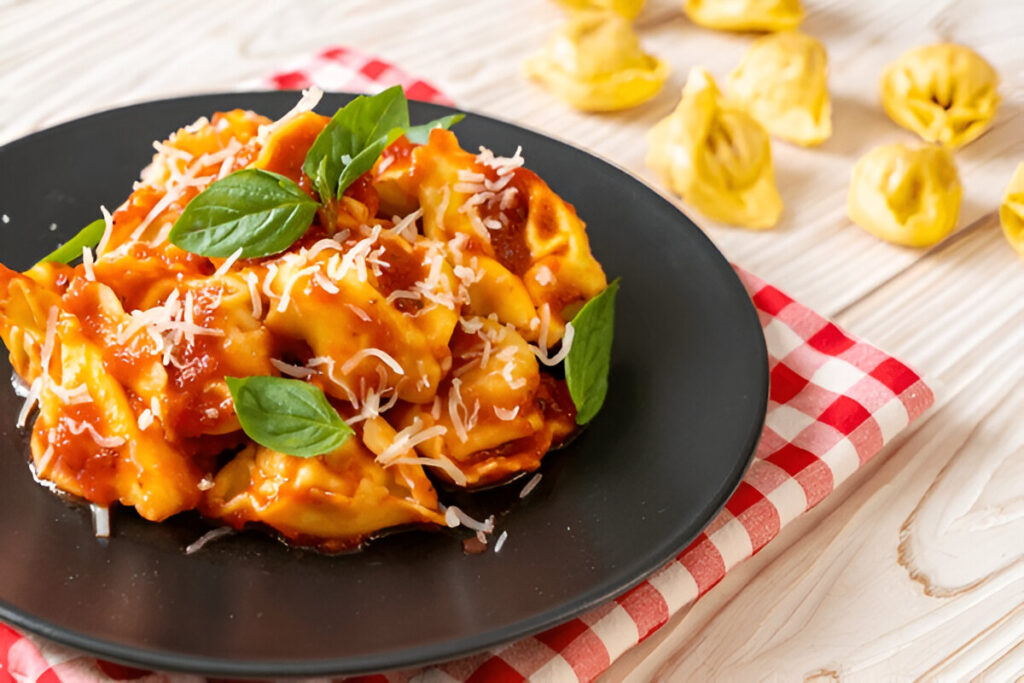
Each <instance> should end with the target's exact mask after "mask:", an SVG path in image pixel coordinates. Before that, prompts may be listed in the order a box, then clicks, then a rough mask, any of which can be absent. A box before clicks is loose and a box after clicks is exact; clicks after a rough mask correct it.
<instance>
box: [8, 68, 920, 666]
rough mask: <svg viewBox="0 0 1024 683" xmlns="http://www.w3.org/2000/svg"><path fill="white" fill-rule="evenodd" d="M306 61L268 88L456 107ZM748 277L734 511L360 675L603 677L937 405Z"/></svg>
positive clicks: (23, 654)
mask: <svg viewBox="0 0 1024 683" xmlns="http://www.w3.org/2000/svg"><path fill="white" fill-rule="evenodd" d="M293 67H294V68H292V69H290V70H289V71H286V72H284V73H280V74H275V75H274V76H271V77H270V78H269V79H267V80H265V81H263V82H262V85H264V86H266V87H279V88H297V87H306V86H309V85H310V84H314V83H315V84H316V85H318V86H320V87H322V88H324V89H338V90H367V91H377V90H380V89H381V88H382V87H384V86H385V85H390V84H392V83H393V82H399V83H403V84H404V85H406V87H407V92H409V94H410V96H413V97H419V98H421V99H428V100H430V101H433V102H442V103H444V102H447V100H446V99H445V98H444V97H443V96H442V95H441V94H440V93H439V92H438V91H437V90H436V89H434V88H433V87H432V86H430V85H429V84H427V83H425V82H424V81H419V80H416V79H411V78H410V77H408V76H407V75H405V74H404V73H403V72H401V71H399V70H398V69H395V68H394V67H391V66H388V65H387V64H384V63H383V62H381V61H380V60H379V59H375V58H372V57H368V56H365V55H361V54H359V53H357V52H355V51H353V50H351V49H347V48H333V49H331V50H327V51H325V52H323V53H321V54H320V55H318V56H317V57H316V58H315V59H314V60H313V62H312V63H309V64H304V65H300V64H296V65H293ZM736 271H737V273H738V275H739V276H740V279H741V280H742V281H743V284H744V285H745V286H746V288H747V292H748V293H749V294H750V297H751V299H752V300H753V302H754V306H755V307H756V309H757V313H758V316H759V318H760V320H761V325H762V327H763V328H764V335H765V339H766V341H767V346H768V361H769V364H770V368H771V395H770V401H769V405H768V415H767V421H766V425H765V429H764V434H763V435H762V437H761V442H760V444H759V446H758V449H757V453H756V455H755V458H754V462H753V464H752V465H751V467H750V469H749V470H748V471H747V473H746V476H744V478H743V481H742V482H741V483H740V485H739V488H738V489H737V490H736V493H735V494H733V496H732V498H730V499H729V501H728V502H727V503H726V505H725V509H724V510H722V512H721V514H719V515H718V516H717V517H716V518H715V519H714V520H713V521H712V522H711V524H710V525H709V526H708V527H707V529H705V530H704V532H703V533H701V535H700V536H698V537H697V539H696V540H694V541H693V543H691V544H690V546H689V547H688V548H687V549H686V550H684V551H683V552H682V553H680V554H679V556H678V557H676V559H675V560H673V561H672V562H671V563H669V564H668V565H667V566H665V567H663V568H662V569H661V570H659V571H658V572H657V573H656V574H655V575H654V576H652V577H651V578H650V579H648V580H647V581H644V582H643V583H641V584H640V585H639V586H637V587H635V588H633V589H632V590H630V591H628V592H626V593H625V594H623V595H621V596H619V597H618V598H616V599H614V600H612V601H611V602H609V603H607V604H605V605H601V606H600V607H598V608H596V609H594V610H591V611H590V612H588V613H586V614H584V615H583V616H581V617H579V618H576V619H573V620H571V621H569V622H566V623H564V624H562V625H560V626H557V627H555V628H553V629H550V630H548V631H545V632H544V633H540V634H538V635H535V636H532V637H529V638H524V639H522V640H520V641H517V642H514V643H510V644H508V645H505V646H503V647H500V648H496V649H494V650H491V651H489V652H484V653H482V654H479V655H476V656H473V657H468V658H465V659H459V660H455V661H452V662H447V663H445V664H440V665H437V666H432V667H429V668H427V669H423V670H418V671H405V672H397V673H396V672H392V673H388V674H381V675H378V676H369V677H360V679H359V680H361V681H381V682H385V681H387V682H392V681H409V680H423V681H431V682H434V681H474V682H476V681H495V680H496V681H522V680H526V679H530V678H532V679H535V680H543V681H591V680H593V679H595V678H596V677H597V676H598V675H600V674H601V672H603V671H604V670H605V669H607V668H608V667H609V666H610V665H611V663H612V662H613V661H615V659H616V658H617V657H619V656H620V655H621V654H622V653H624V652H625V651H626V650H628V649H629V648H631V647H633V646H634V645H636V644H637V643H639V642H641V641H643V640H644V639H645V638H647V637H648V636H650V635H651V634H652V633H654V632H655V631H656V630H657V629H658V628H660V627H661V626H662V625H663V624H665V622H667V621H668V620H669V618H670V617H671V616H672V615H673V614H675V613H676V611H678V610H679V609H680V608H681V607H683V606H685V605H687V604H689V603H691V602H693V601H694V600H696V599H697V598H699V597H700V596H701V595H703V594H704V593H706V592H707V591H708V590H710V589H711V588H712V586H714V585H715V584H717V583H718V582H719V581H721V580H722V578H723V577H724V576H725V573H726V572H727V571H729V569H730V568H732V567H733V566H735V565H736V564H737V563H739V562H740V561H742V560H744V559H746V558H748V557H750V556H751V555H753V554H754V553H756V552H757V551H758V550H760V549H761V548H763V547H764V545H765V544H766V543H768V541H770V540H772V539H773V538H775V536H777V535H778V533H779V531H780V530H781V529H782V527H783V526H785V525H786V524H788V523H789V522H790V521H792V520H793V519H795V518H796V517H798V516H799V515H801V514H802V513H803V512H805V511H807V510H809V509H811V508H812V507H814V506H815V505H817V504H818V503H819V502H821V500H822V499H824V498H825V496H827V495H828V494H829V493H831V492H832V491H833V490H834V489H835V488H836V486H838V485H839V484H840V483H842V482H843V480H845V479H846V478H847V477H849V476H850V475H851V474H853V472H854V471H856V470H857V468H858V467H860V466H861V465H863V464H864V463H865V462H867V461H868V460H869V459H871V458H872V457H873V456H874V455H875V454H877V453H878V452H879V451H880V450H881V449H882V447H883V446H885V445H886V444H887V443H888V442H889V441H891V440H892V438H893V437H894V436H896V434H898V433H899V432H900V431H901V430H902V429H904V428H905V427H906V426H907V425H909V424H910V423H911V422H912V421H913V420H914V419H916V418H917V417H918V416H920V415H921V413H923V412H924V411H925V410H926V409H927V408H928V407H929V406H930V405H931V404H932V401H933V396H932V392H931V390H930V389H929V388H928V387H927V386H926V385H925V384H924V382H922V381H921V379H920V378H919V377H918V375H917V374H915V373H914V371H913V370H911V369H910V368H908V367H907V366H906V365H904V364H903V363H901V362H900V361H898V360H896V359H895V358H892V357H891V356H888V355H886V354H885V353H884V352H882V351H880V350H878V349H877V348H875V347H874V346H872V345H871V344H868V343H866V342H863V341H860V340H858V339H856V338H855V337H852V336H850V335H849V334H847V333H846V332H844V331H843V330H841V329H840V328H839V327H837V326H836V325H835V324H834V323H831V322H829V321H828V320H826V319H825V318H823V317H821V316H820V315H818V314H816V313H815V312H814V311H812V310H810V309H809V308H807V307H805V306H802V305H801V304H799V303H797V302H796V301H794V300H793V299H791V298H790V297H788V296H786V295H785V294H784V293H782V292H781V291H779V290H778V289H776V288H775V287H773V286H771V285H769V284H767V283H765V282H763V281H762V280H759V279H758V278H756V277H754V276H753V275H751V274H750V273H747V272H745V271H744V270H742V269H740V268H736ZM0 667H2V668H0V683H2V682H3V681H5V680H17V681H32V680H38V681H48V682H53V683H77V682H80V681H112V680H138V679H142V678H144V677H145V680H146V681H166V682H167V683H185V681H194V680H196V678H195V677H192V676H184V675H178V674H166V675H164V674H159V675H157V674H150V673H148V672H141V671H137V670H133V669H127V668H125V667H122V666H119V665H113V664H110V663H107V662H98V661H96V660H95V659H92V658H90V657H87V656H84V655H81V654H77V653H74V652H71V651H69V650H67V649H66V648H63V647H61V646H58V645H55V644H53V643H49V642H46V641H44V640H43V639H41V638H38V637H36V636H22V635H19V634H18V633H16V632H15V631H14V630H12V629H10V628H8V627H6V626H4V625H2V624H0ZM147 676H148V677H147Z"/></svg>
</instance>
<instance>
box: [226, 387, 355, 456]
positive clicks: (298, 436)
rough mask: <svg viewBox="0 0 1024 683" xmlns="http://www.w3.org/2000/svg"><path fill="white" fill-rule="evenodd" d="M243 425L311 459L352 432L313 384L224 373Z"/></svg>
mask: <svg viewBox="0 0 1024 683" xmlns="http://www.w3.org/2000/svg"><path fill="white" fill-rule="evenodd" d="M225 380H226V381H227V383H228V390H229V391H230V392H231V398H232V400H233V401H234V402H235V414H237V415H238V421H239V422H240V423H241V424H242V429H243V430H244V431H245V433H246V434H247V435H248V436H249V438H251V439H252V440H253V441H255V442H256V443H258V444H260V445H262V446H266V447H267V448H271V449H273V450H275V451H277V452H278V453H284V454H286V455H296V456H299V457H301V458H311V457H313V456H316V455H323V454H324V453H330V452H331V451H333V450H336V449H337V448H338V447H339V446H341V445H342V444H343V443H345V440H346V439H347V438H348V437H349V436H350V435H351V434H353V431H352V428H351V427H350V426H349V425H348V423H346V422H345V421H344V420H343V419H341V416H340V415H338V411H336V410H335V409H334V407H333V406H331V404H330V403H328V401H327V397H326V396H324V393H323V392H322V391H321V390H320V389H318V388H317V387H315V386H313V385H312V384H309V383H308V382H303V381H302V380H297V379H284V378H283V377H242V378H236V377H226V378H225Z"/></svg>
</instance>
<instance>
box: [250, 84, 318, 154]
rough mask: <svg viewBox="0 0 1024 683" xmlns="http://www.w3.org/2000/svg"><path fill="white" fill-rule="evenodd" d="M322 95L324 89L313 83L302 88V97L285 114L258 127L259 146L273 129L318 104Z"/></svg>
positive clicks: (265, 141) (265, 140)
mask: <svg viewBox="0 0 1024 683" xmlns="http://www.w3.org/2000/svg"><path fill="white" fill-rule="evenodd" d="M323 96H324V91H323V90H321V89H320V88H318V87H316V86H315V85H314V86H312V87H310V88H308V89H306V90H303V91H302V97H301V98H299V101H298V102H297V103H296V104H295V106H294V107H292V108H291V109H289V110H288V113H287V114H285V115H284V116H282V117H281V118H279V119H278V120H277V121H275V122H273V123H271V124H267V125H263V126H260V127H259V129H258V130H257V131H256V141H257V142H258V143H259V144H260V145H261V146H263V145H266V144H267V140H269V139H270V135H271V134H272V133H273V132H274V131H275V130H277V129H278V128H280V127H281V126H283V125H284V124H286V123H288V122H289V121H291V120H292V119H294V118H295V117H296V116H298V115H299V114H302V113H303V112H307V111H312V110H313V108H314V107H316V105H318V104H320V99H321V98H322V97H323Z"/></svg>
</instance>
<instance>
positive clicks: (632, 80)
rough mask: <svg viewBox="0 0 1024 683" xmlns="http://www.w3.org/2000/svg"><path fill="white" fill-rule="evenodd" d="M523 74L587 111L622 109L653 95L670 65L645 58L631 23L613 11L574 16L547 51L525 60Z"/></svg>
mask: <svg viewBox="0 0 1024 683" xmlns="http://www.w3.org/2000/svg"><path fill="white" fill-rule="evenodd" d="M523 68H524V70H525V72H526V75H527V76H529V77H530V78H532V79H534V80H536V81H538V82H539V83H541V84H543V85H544V86H545V87H547V88H548V89H549V90H550V91H551V92H552V93H553V94H554V95H555V96H557V97H559V98H561V99H563V100H565V101H566V102H567V103H569V104H570V105H572V106H573V107H576V108H577V109H582V110H585V111H612V110H616V109H626V108H629V107H634V106H636V105H638V104H641V103H643V102H646V101H647V100H649V99H651V98H652V97H654V96H655V95H656V94H657V93H658V91H659V90H661V87H662V85H664V83H665V79H666V78H667V77H668V72H669V69H668V65H667V64H665V62H663V61H661V60H660V59H658V58H656V57H653V56H651V55H648V54H645V53H644V52H643V50H641V48H640V41H639V40H638V39H637V36H636V33H635V32H634V31H633V27H632V26H631V25H630V23H629V21H627V20H626V19H625V18H623V17H622V16H621V15H618V14H616V13H614V12H608V11H606V12H598V11H588V12H577V13H574V14H573V16H572V17H571V18H570V20H569V21H568V23H566V24H565V26H563V27H562V28H561V29H560V30H559V31H558V32H557V33H556V34H555V35H554V36H553V37H552V38H551V40H550V42H549V43H548V46H547V48H546V49H545V50H544V51H543V52H541V53H540V54H538V55H535V56H533V57H531V58H529V59H527V60H526V62H525V63H524V65H523Z"/></svg>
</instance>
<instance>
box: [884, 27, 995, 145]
mask: <svg viewBox="0 0 1024 683" xmlns="http://www.w3.org/2000/svg"><path fill="white" fill-rule="evenodd" d="M998 85H999V75H998V74H997V73H996V71H995V69H993V68H992V66H991V65H990V64H989V63H988V62H986V61H985V60H984V58H982V57H981V55H979V54H978V53H977V52H975V51H974V50H971V49H970V48H967V47H964V46H963V45H953V44H950V43H944V44H938V45H925V46H923V47H917V48H914V49H912V50H910V51H908V52H905V53H904V54H903V55H902V56H901V57H900V58H899V59H897V60H896V61H895V62H893V63H892V64H890V65H889V66H888V67H886V69H885V71H884V72H883V73H882V106H884V107H885V111H886V113H887V114H889V116H890V117H891V118H892V120H893V121H895V122H896V123H898V124H900V125H901V126H903V127H904V128H908V129H910V130H912V131H914V132H915V133H917V134H918V135H920V136H921V137H922V138H924V139H925V140H927V141H928V142H938V143H939V144H941V145H944V146H946V147H950V148H956V147H959V146H961V145H965V144H967V143H968V142H970V141H971V140H973V139H974V138H976V137H978V136H979V135H981V134H982V133H983V132H985V129H986V128H988V126H989V124H990V123H991V122H992V117H993V116H995V114H996V108H997V107H998V106H999V93H997V92H996V88H997V87H998Z"/></svg>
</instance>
